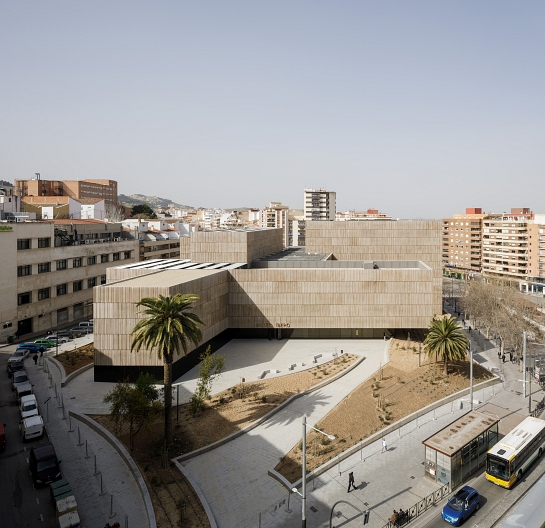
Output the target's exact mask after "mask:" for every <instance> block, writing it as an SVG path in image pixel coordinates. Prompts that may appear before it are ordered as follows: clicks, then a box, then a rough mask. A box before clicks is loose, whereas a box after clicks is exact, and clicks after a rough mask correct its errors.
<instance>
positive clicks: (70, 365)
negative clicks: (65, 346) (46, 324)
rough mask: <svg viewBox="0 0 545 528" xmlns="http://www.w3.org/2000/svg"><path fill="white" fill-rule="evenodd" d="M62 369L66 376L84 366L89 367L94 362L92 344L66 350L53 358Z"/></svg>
mask: <svg viewBox="0 0 545 528" xmlns="http://www.w3.org/2000/svg"><path fill="white" fill-rule="evenodd" d="M53 358H54V359H56V360H57V361H58V362H59V363H60V364H61V365H62V366H63V368H64V372H65V374H66V375H67V376H68V375H69V374H72V372H75V371H76V370H78V369H80V368H81V367H85V365H90V364H92V363H94V361H95V347H94V345H93V343H89V344H88V345H83V346H82V347H79V348H75V349H74V350H68V351H66V352H63V353H62V354H58V355H57V356H53Z"/></svg>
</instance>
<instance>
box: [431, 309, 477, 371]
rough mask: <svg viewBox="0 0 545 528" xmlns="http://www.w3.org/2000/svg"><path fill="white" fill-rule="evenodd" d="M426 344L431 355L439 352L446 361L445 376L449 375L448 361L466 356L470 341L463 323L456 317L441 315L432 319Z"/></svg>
mask: <svg viewBox="0 0 545 528" xmlns="http://www.w3.org/2000/svg"><path fill="white" fill-rule="evenodd" d="M428 330H429V331H428V335H427V336H426V339H424V345H425V347H426V349H427V351H428V355H429V356H430V357H431V356H432V355H433V354H436V355H437V354H438V355H439V356H441V357H442V358H443V361H444V363H445V376H446V375H448V362H449V361H457V360H461V359H464V358H465V357H466V353H467V348H468V346H469V341H468V339H467V337H466V336H465V334H464V332H463V331H462V325H461V323H459V322H458V321H457V320H456V318H455V317H447V316H445V317H440V318H434V319H432V320H431V322H430V325H429V327H428Z"/></svg>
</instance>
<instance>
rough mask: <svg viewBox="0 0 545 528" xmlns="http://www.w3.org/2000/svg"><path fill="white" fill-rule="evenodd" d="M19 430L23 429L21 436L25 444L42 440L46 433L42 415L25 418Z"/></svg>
mask: <svg viewBox="0 0 545 528" xmlns="http://www.w3.org/2000/svg"><path fill="white" fill-rule="evenodd" d="M19 428H20V429H21V436H22V438H23V442H27V441H28V440H36V439H38V438H41V437H42V436H43V435H44V431H45V428H44V421H43V418H42V417H41V416H40V415H35V416H30V417H29V418H24V419H23V420H21V422H20V423H19Z"/></svg>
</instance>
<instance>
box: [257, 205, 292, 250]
mask: <svg viewBox="0 0 545 528" xmlns="http://www.w3.org/2000/svg"><path fill="white" fill-rule="evenodd" d="M288 215H289V207H288V206H287V205H282V203H281V202H270V203H269V205H268V206H267V207H264V208H263V209H261V215H260V219H259V227H274V228H277V229H282V241H283V244H284V247H287V246H289V222H288Z"/></svg>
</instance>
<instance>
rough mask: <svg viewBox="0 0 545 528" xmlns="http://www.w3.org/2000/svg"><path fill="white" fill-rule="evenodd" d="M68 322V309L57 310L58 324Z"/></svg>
mask: <svg viewBox="0 0 545 528" xmlns="http://www.w3.org/2000/svg"><path fill="white" fill-rule="evenodd" d="M66 321H68V308H61V309H60V310H57V324H59V323H64V322H66Z"/></svg>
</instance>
